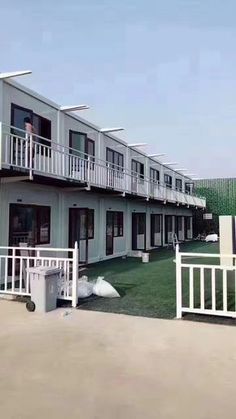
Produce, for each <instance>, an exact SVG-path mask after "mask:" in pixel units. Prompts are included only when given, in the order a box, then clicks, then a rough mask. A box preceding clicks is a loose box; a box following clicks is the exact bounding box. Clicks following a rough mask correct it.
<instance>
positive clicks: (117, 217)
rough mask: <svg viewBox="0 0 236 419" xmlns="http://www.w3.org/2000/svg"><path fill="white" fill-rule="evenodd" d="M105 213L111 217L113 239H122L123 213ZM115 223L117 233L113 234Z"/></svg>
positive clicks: (109, 211) (111, 211) (108, 211)
mask: <svg viewBox="0 0 236 419" xmlns="http://www.w3.org/2000/svg"><path fill="white" fill-rule="evenodd" d="M107 213H109V214H111V215H112V236H113V238H116V237H124V212H123V211H113V210H107V211H106V217H107ZM116 221H117V233H115V228H116V227H115V224H116Z"/></svg>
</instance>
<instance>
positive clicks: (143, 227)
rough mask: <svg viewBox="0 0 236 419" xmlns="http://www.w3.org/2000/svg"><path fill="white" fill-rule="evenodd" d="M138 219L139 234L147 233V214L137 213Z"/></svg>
mask: <svg viewBox="0 0 236 419" xmlns="http://www.w3.org/2000/svg"><path fill="white" fill-rule="evenodd" d="M137 216H138V220H137V234H145V230H146V216H145V214H144V216H143V214H137Z"/></svg>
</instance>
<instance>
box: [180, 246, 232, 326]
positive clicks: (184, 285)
mask: <svg viewBox="0 0 236 419" xmlns="http://www.w3.org/2000/svg"><path fill="white" fill-rule="evenodd" d="M199 260H200V263H199ZM235 260H236V255H220V254H209V253H183V252H180V251H179V245H177V246H176V259H175V262H176V317H177V318H181V317H182V315H183V313H195V314H206V315H213V316H225V317H236V266H234V265H235ZM204 262H205V263H204ZM217 263H218V264H217Z"/></svg>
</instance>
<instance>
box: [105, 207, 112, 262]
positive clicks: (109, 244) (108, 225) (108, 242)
mask: <svg viewBox="0 0 236 419" xmlns="http://www.w3.org/2000/svg"><path fill="white" fill-rule="evenodd" d="M113 252H114V213H113V212H112V211H107V214H106V255H107V256H109V255H113Z"/></svg>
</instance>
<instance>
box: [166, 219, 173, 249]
mask: <svg viewBox="0 0 236 419" xmlns="http://www.w3.org/2000/svg"><path fill="white" fill-rule="evenodd" d="M172 237H173V216H172V215H165V244H168V243H171V241H172Z"/></svg>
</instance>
